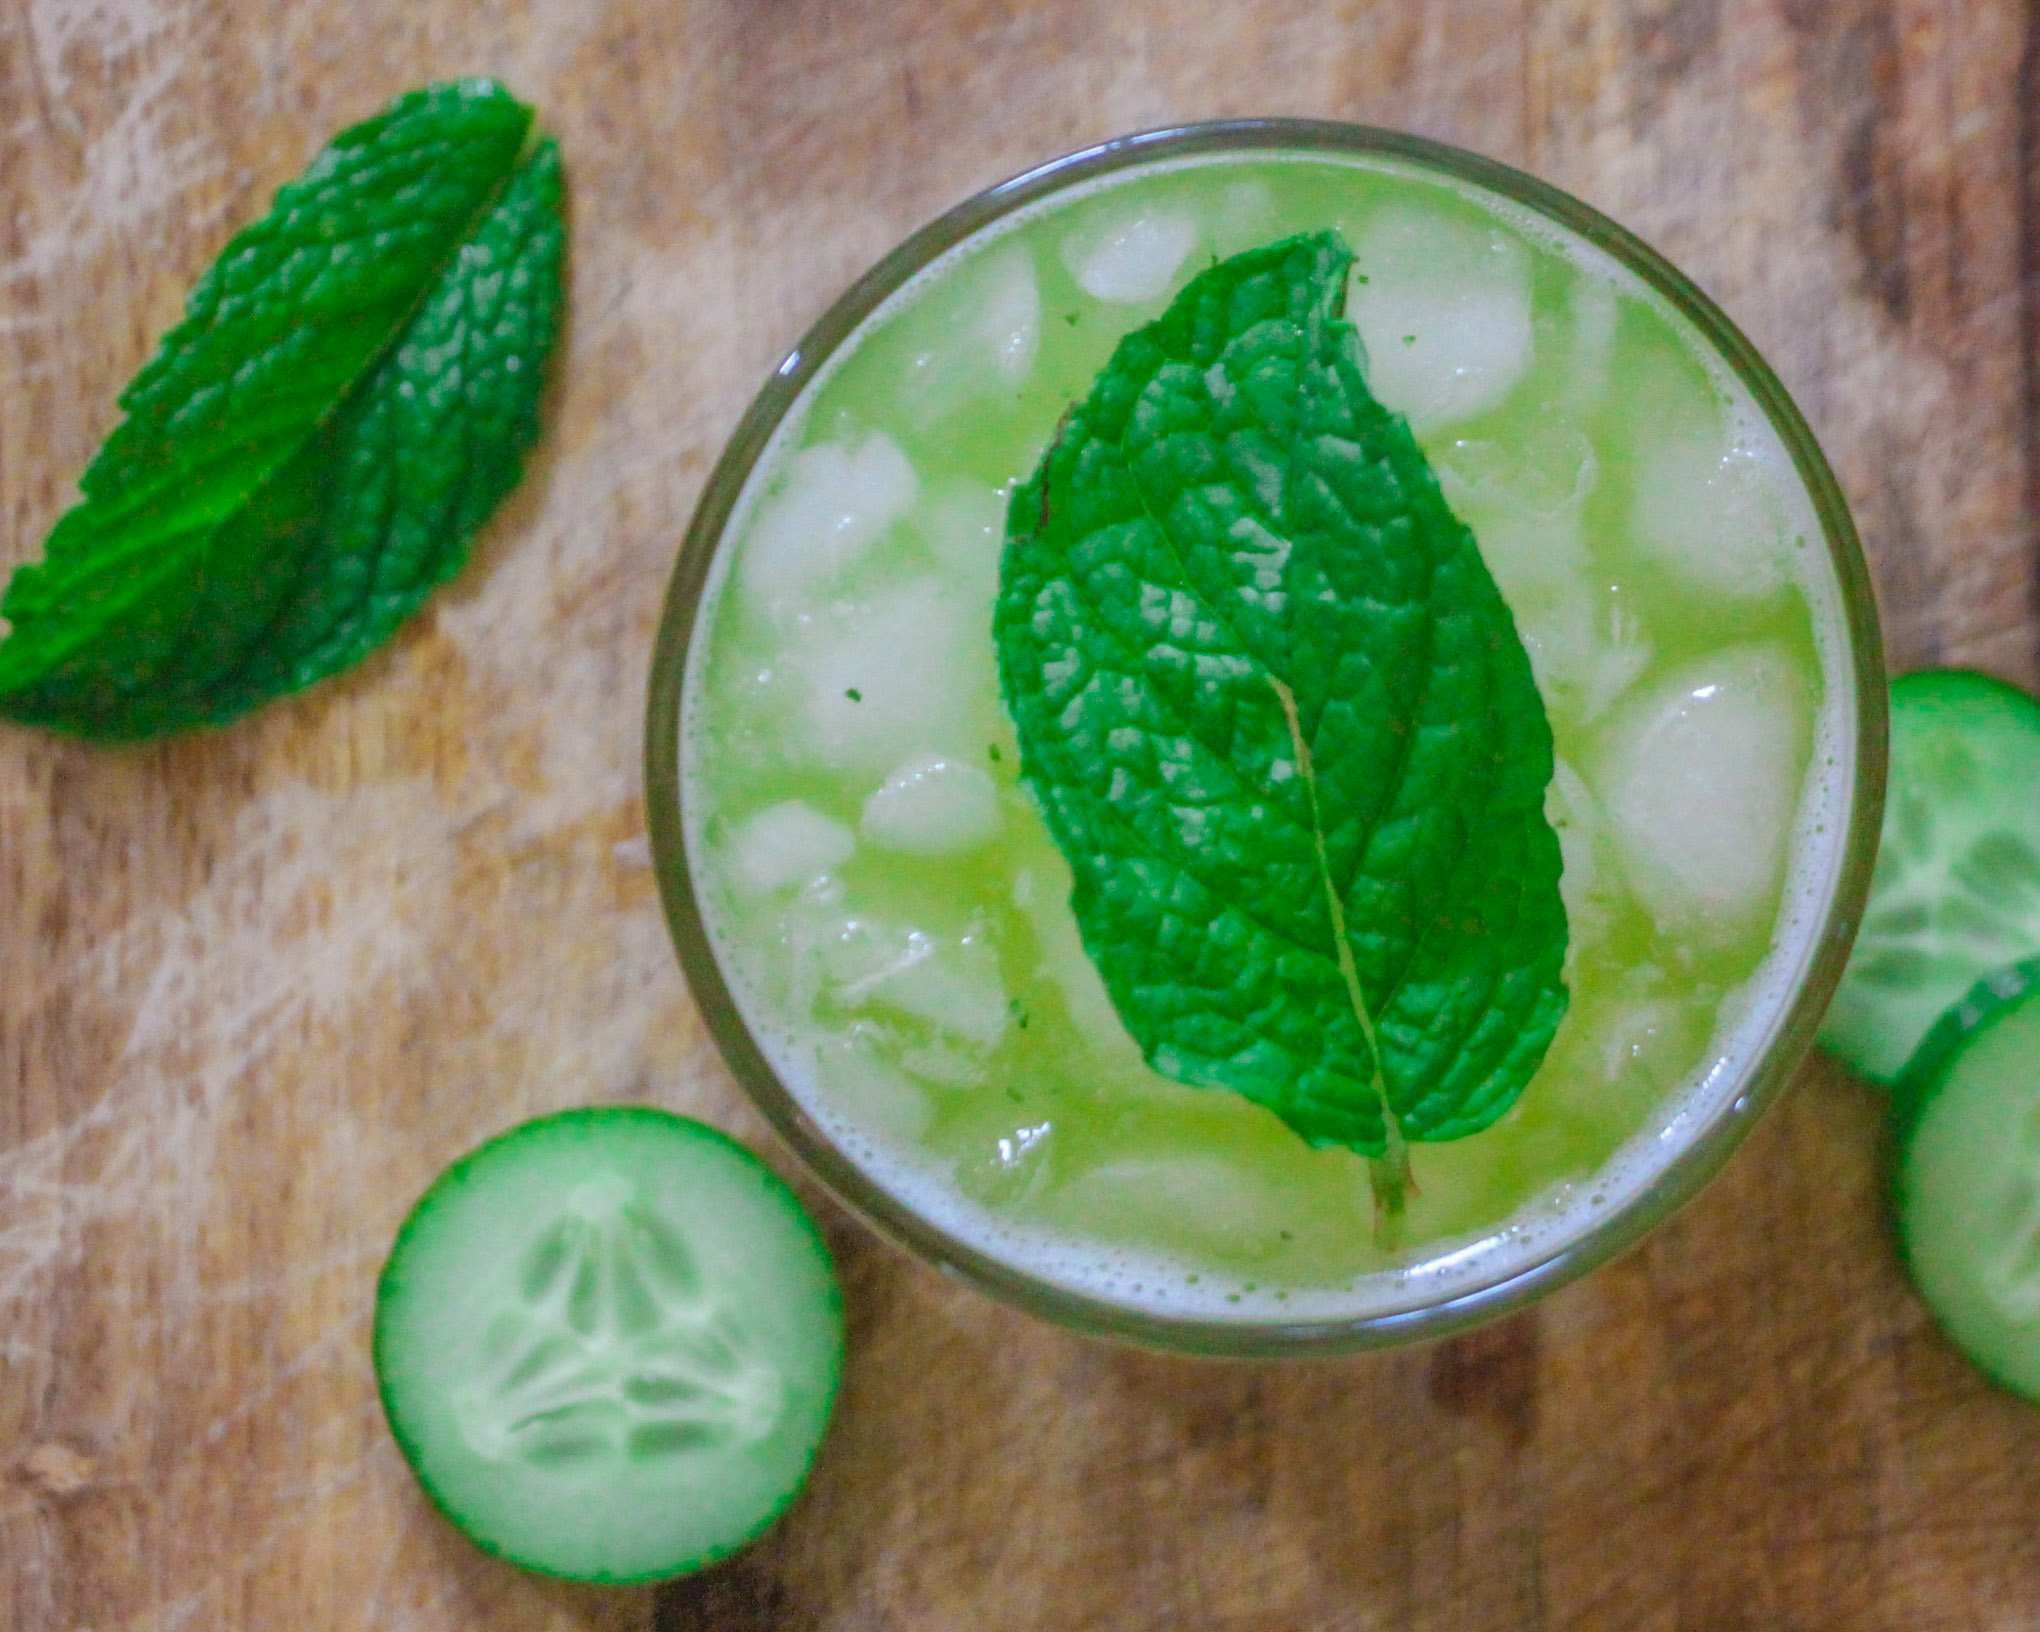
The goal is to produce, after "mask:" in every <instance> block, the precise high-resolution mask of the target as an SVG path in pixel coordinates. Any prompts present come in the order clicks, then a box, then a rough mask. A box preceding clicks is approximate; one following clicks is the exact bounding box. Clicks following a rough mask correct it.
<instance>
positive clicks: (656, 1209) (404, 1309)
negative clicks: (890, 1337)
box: [375, 1106, 843, 1582]
mask: <svg viewBox="0 0 2040 1632" xmlns="http://www.w3.org/2000/svg"><path fill="white" fill-rule="evenodd" d="M842 1357H843V1313H842V1301H841V1298H840V1296H839V1294H838V1291H837V1286H836V1278H835V1273H834V1271H833V1269H832V1268H831V1266H830V1263H829V1256H828V1253H827V1251H826V1250H825V1249H824V1247H823V1246H822V1242H821V1238H820V1236H819V1235H818V1234H817V1233H816V1231H815V1227H814V1224H813V1223H812V1222H811V1221H810V1220H809V1218H808V1216H807V1214H806V1213H805V1212H803V1211H802V1209H801V1206H800V1203H799V1202H798V1201H796V1200H795V1199H794V1197H793V1194H792V1192H791V1191H789V1190H788V1189H787V1188H786V1186H785V1185H784V1184H782V1183H781V1182H780V1181H779V1179H778V1178H777V1177H776V1176H775V1175H774V1174H773V1173H772V1172H771V1170H770V1169H768V1168H767V1167H766V1166H765V1165H764V1164H763V1163H762V1162H760V1161H759V1160H758V1159H757V1158H756V1157H755V1156H753V1155H751V1154H750V1153H749V1152H748V1151H746V1150H744V1149H743V1148H742V1147H741V1146H739V1145H737V1144H734V1143H732V1142H731V1141H730V1140H729V1139H728V1138H726V1137H725V1136H724V1135H722V1134H720V1133H718V1132H716V1131H715V1130H714V1129H713V1128H709V1127H705V1126H703V1125H702V1124H701V1123H699V1122H692V1121H689V1120H687V1119H686V1118H684V1117H678V1116H672V1115H669V1114H668V1113H666V1112H664V1111H655V1110H649V1109H644V1108H641V1107H635V1106H633V1107H623V1106H605V1107H602V1108H599V1109H593V1110H579V1111H567V1112H564V1113H562V1114H560V1115H557V1116H548V1117H542V1118H540V1119H539V1120H537V1121H535V1122H527V1123H525V1124H524V1125H523V1126H521V1127H517V1128H513V1129H511V1131H510V1132H508V1133H506V1134H503V1135H502V1136H501V1137H500V1138H497V1139H493V1140H491V1141H490V1142H489V1143H487V1144H485V1145H483V1146H482V1147H481V1148H480V1149H478V1150H475V1151H473V1152H472V1153H470V1154H469V1155H467V1156H465V1157H463V1158H462V1159H461V1160H460V1161H458V1162H456V1163H455V1164H454V1165H453V1166H452V1167H450V1168H448V1169H447V1170H446V1172H445V1173H443V1174H442V1175H441V1176H440V1177H439V1179H438V1180H437V1181H436V1182H435V1183H434V1184H433V1185H432V1187H431V1189H429V1190H428V1191H426V1193H425V1196H424V1198H423V1199H422V1200H421V1201H420V1202H419V1203H418V1205H417V1207H416V1208H415V1209H413V1211H412V1213H411V1216H410V1217H409V1218H408V1219H406V1220H405V1221H404V1226H403V1228H402V1229H401V1230H400V1231H399V1232H398V1234H397V1241H396V1245H395V1247H394V1248H392V1249H391V1252H390V1257H389V1262H388V1263H387V1264H386V1265H384V1267H383V1272H382V1281H381V1285H380V1286H379V1288H378V1290H377V1295H376V1309H375V1370H376V1377H377V1380H378V1382H379V1384H380V1386H381V1389H382V1400H383V1409H384V1411H385V1413H386V1414H387V1415H388V1417H389V1422H390V1429H391V1431H392V1433H394V1434H395V1436H396V1440H397V1444H398V1445H399V1446H401V1447H402V1449H403V1452H404V1455H405V1456H406V1457H407V1458H408V1459H409V1461H410V1464H411V1468H412V1470H413V1471H414V1472H415V1473H416V1474H417V1476H418V1482H419V1483H420V1484H421V1485H423V1486H424V1488H425V1493H426V1494H427V1495H428V1496H429V1497H431V1499H432V1500H433V1502H434V1503H435V1504H436V1505H437V1506H438V1507H439V1509H440V1511H441V1512H443V1513H444V1514H445V1515H446V1516H447V1518H449V1519H450V1520H452V1521H453V1523H454V1524H455V1525H456V1526H457V1527H459V1528H460V1529H461V1530H463V1531H465V1532H466V1533H467V1535H468V1536H469V1537H471V1538H472V1539H473V1540H474V1541H475V1542H476V1543H477V1544H479V1545H480V1546H481V1547H483V1548H484V1549H486V1550H487V1551H489V1552H492V1553H495V1554H497V1555H499V1556H500V1557H503V1558H506V1559H508V1560H510V1561H511V1562H512V1563H516V1564H521V1565H524V1566H525V1567H526V1568H528V1569H533V1570H539V1571H542V1572H544V1573H545V1574H548V1575H556V1576H563V1577H566V1578H568V1579H570V1580H577V1581H607V1582H625V1581H654V1580H659V1579H662V1578H664V1577H666V1576H672V1575H679V1574H683V1573H685V1572H686V1571H689V1570H694V1569H699V1568H700V1567H702V1566H703V1565H706V1564H710V1563H713V1562H714V1561H715V1560H717V1559H719V1558H722V1557H725V1556H727V1555H728V1554H730V1553H732V1552H734V1551H735V1550H736V1549H737V1548H739V1547H741V1546H743V1545H744V1543H746V1542H747V1541H749V1540H751V1539H752V1538H753V1537H754V1536H756V1535H757V1534H758V1533H759V1532H760V1531H762V1530H763V1529H764V1528H765V1527H766V1526H767V1525H769V1524H770V1523H771V1522H772V1520H773V1519H774V1518H776V1517H777V1516H778V1515H779V1513H780V1512H781V1511H782V1510H783V1509H784V1508H785V1507H786V1505H787V1504H788V1503H789V1502H790V1501H791V1500H792V1499H793V1496H794V1494H795V1492H797V1491H798V1490H799V1489H800V1486H801V1484H802V1482H803V1481H804V1480H805V1479H806V1477H807V1471H808V1467H809V1465H810V1464H811V1463H812V1462H813V1460H814V1456H815V1451H816V1449H817V1447H818V1446H819V1445H820V1443H821V1439H822V1431H823V1429H824V1427H825V1426H826V1425H827V1422H828V1417H829V1408H830V1406H831V1404H832V1403H833V1402H834V1399H835V1394H836V1383H837V1378H838V1377H839V1375H840V1373H841V1370H842Z"/></svg>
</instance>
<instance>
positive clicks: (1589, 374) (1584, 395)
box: [1565, 262, 1622, 412]
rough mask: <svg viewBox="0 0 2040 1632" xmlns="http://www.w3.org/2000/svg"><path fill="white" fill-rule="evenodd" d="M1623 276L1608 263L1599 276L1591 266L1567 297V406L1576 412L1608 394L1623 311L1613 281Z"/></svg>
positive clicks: (1576, 280)
mask: <svg viewBox="0 0 2040 1632" xmlns="http://www.w3.org/2000/svg"><path fill="white" fill-rule="evenodd" d="M1617 276H1620V273H1619V272H1616V271H1615V270H1614V267H1613V263H1612V262H1610V263H1608V270H1606V271H1602V272H1600V274H1599V275H1598V276H1597V275H1596V268H1595V267H1594V266H1593V265H1589V266H1588V267H1586V268H1585V269H1583V270H1582V272H1581V273H1580V275H1579V276H1578V277H1577V278H1575V279H1574V280H1573V285H1572V289H1571V292H1570V293H1569V294H1568V295H1567V297H1566V309H1567V314H1568V316H1569V317H1570V319H1571V329H1572V356H1571V358H1570V359H1569V360H1568V367H1567V371H1566V382H1565V406H1566V407H1567V408H1568V409H1571V410H1573V411H1575V412H1578V411H1581V410H1587V409H1591V408H1593V407H1595V406H1596V405H1597V404H1599V403H1600V401H1601V399H1602V398H1604V397H1605V396H1607V394H1608V382H1609V379H1610V378H1611V376H1612V374H1613V371H1614V362H1615V331H1616V329H1617V327H1618V326H1619V325H1620V321H1621V316H1622V313H1621V308H1620V306H1619V305H1618V304H1617V303H1616V299H1615V284H1614V281H1613V280H1614V278H1615V277H1617Z"/></svg>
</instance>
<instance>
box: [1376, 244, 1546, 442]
mask: <svg viewBox="0 0 2040 1632" xmlns="http://www.w3.org/2000/svg"><path fill="white" fill-rule="evenodd" d="M1354 253H1355V255H1356V257H1357V259H1356V262H1355V265H1354V282H1353V287H1352V293H1351V296H1350V299H1349V302H1348V306H1347V311H1348V315H1349V316H1351V318H1352V319H1353V322H1354V324H1355V326H1356V327H1357V328H1358V329H1359V331H1360V338H1361V341H1362V343H1363V344H1364V345H1365V346H1366V348H1367V379H1368V384H1369V386H1370V387H1371V388H1372V389H1373V392H1374V394H1375V395H1376V396H1377V397H1379V398H1380V399H1381V401H1382V402H1383V403H1384V404H1385V405H1387V406H1388V407H1390V408H1393V409H1394V410H1395V411H1396V412H1398V413H1400V414H1402V415H1404V416H1405V417H1406V418H1408V420H1409V422H1410V425H1411V428H1412V429H1414V430H1417V431H1419V432H1421V431H1425V430H1429V429H1431V428H1432V427H1435V426H1439V425H1447V424H1451V423H1453V422H1454V421H1457V420H1462V419H1469V418H1471V417H1472V416H1473V415H1475V414H1477V413H1480V412H1481V411H1482V410H1483V409H1487V408H1491V407H1493V406H1494V405H1495V404H1496V403H1498V402H1500V401H1501V400H1502V398H1503V397H1505V396H1507V395H1508V393H1509V391H1510V389H1511V388H1512V387H1513V386H1514V385H1515V384H1516V382H1517V381H1518V380H1519V379H1521V378H1522V376H1523V372H1524V370H1525V369H1527V368H1528V367H1529V365H1530V351H1531V324H1530V255H1529V251H1528V250H1526V249H1525V248H1524V246H1523V244H1522V243H1521V241H1520V240H1518V239H1517V238H1515V237H1514V236H1513V235H1511V234H1510V233H1508V232H1505V231H1503V230H1502V229H1501V228H1499V227H1484V226H1478V225H1475V224H1474V223H1472V222H1462V221H1456V220H1449V219H1445V220H1441V219H1439V218H1438V217H1437V216H1435V215H1434V214H1432V213H1431V212H1429V211H1427V210H1419V209H1415V208H1406V207H1401V206H1390V207H1388V208H1384V209H1380V210H1377V211H1375V212H1374V213H1373V214H1372V215H1370V216H1369V217H1368V218H1367V220H1366V221H1365V222H1364V223H1363V224H1362V226H1361V228H1360V230H1359V233H1358V236H1357V238H1356V240H1355V246H1354ZM1363 278H1364V279H1365V280H1366V281H1365V282H1361V281H1360V280H1361V279H1363Z"/></svg>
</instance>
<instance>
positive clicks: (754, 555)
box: [738, 431, 920, 615]
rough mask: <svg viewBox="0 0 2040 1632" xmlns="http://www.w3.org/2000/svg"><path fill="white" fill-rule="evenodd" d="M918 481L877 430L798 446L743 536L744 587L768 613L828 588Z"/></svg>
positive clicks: (898, 511) (910, 496) (909, 498)
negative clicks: (858, 436)
mask: <svg viewBox="0 0 2040 1632" xmlns="http://www.w3.org/2000/svg"><path fill="white" fill-rule="evenodd" d="M919 486H920V484H919V483H918V481H917V480H916V479H915V476H914V467H913V466H912V465H910V464H909V463H908V462H907V456H906V455H905V454H903V453H902V452H900V449H899V444H898V443H896V442H895V441H893V439H892V438H891V437H889V436H887V435H886V434H885V433H884V432H883V431H873V432H871V433H869V434H868V435H867V436H865V437H864V439H863V440H862V441H861V442H856V443H851V442H847V441H846V442H823V443H819V444H817V445H816V446H814V447H811V448H803V449H801V451H800V452H799V453H797V454H795V455H794V456H793V458H792V459H790V460H788V461H787V467H786V475H785V477H784V478H783V480H782V481H781V483H780V485H779V487H778V489H777V491H775V492H774V493H773V494H772V495H771V497H770V498H768V499H767V500H766V501H765V502H764V503H763V504H762V505H761V506H760V507H759V511H758V519H757V520H756V521H755V522H753V523H752V525H751V529H750V532H749V533H748V534H747V535H746V537H745V539H744V544H743V556H742V560H741V565H740V567H739V569H738V570H739V575H740V577H741V580H742V583H743V585H744V588H745V589H746V590H747V591H748V592H749V593H750V594H751V595H752V596H753V597H755V598H756V599H757V600H758V601H759V602H761V603H762V604H763V606H764V608H765V610H766V611H768V612H770V613H773V614H775V615H783V614H785V613H786V612H787V611H788V609H790V608H791V607H793V606H794V605H795V604H797V603H800V602H804V601H805V602H812V601H814V600H815V599H817V598H819V597H820V596H823V595H825V594H827V592H828V591H829V590H830V589H831V588H832V587H833V586H834V585H836V584H837V583H839V582H840V581H841V580H842V578H843V576H844V574H845V573H847V572H848V571H849V569H850V568H851V567H852V566H854V565H855V564H856V563H857V562H858V561H859V560H860V559H861V558H862V557H863V555H864V553H865V552H866V551H867V550H869V549H870V548H871V546H872V545H873V544H875V543H876V542H877V541H878V540H879V539H880V538H881V537H882V536H884V534H885V532H886V529H887V528H889V527H891V526H892V525H893V523H894V522H896V521H898V520H899V519H900V517H902V516H903V515H905V514H906V513H907V511H908V510H909V509H910V508H911V507H912V506H913V503H914V496H915V494H916V493H917V492H918V491H919Z"/></svg>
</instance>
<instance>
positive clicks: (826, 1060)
mask: <svg viewBox="0 0 2040 1632" xmlns="http://www.w3.org/2000/svg"><path fill="white" fill-rule="evenodd" d="M880 1048H881V1044H880V1040H879V1038H878V1036H877V1032H876V1028H874V1027H872V1026H870V1025H868V1024H863V1023H860V1024H857V1025H853V1026H851V1027H850V1028H849V1030H848V1031H846V1032H842V1033H840V1034H837V1035H834V1036H826V1037H823V1038H821V1039H819V1040H818V1041H817V1042H816V1043H815V1045H814V1052H815V1080H816V1081H817V1082H819V1083H821V1084H823V1085H824V1086H825V1088H826V1091H827V1094H828V1097H829V1098H830V1099H831V1100H832V1101H834V1102H835V1103H836V1104H839V1105H841V1106H842V1107H843V1108H844V1110H845V1111H846V1112H847V1113H848V1114H849V1115H850V1116H851V1117H852V1118H854V1119H855V1121H856V1122H857V1124H858V1125H859V1126H860V1127H866V1128H872V1129H875V1130H877V1131H878V1132H880V1133H885V1134H890V1135H892V1136H893V1137H894V1138H896V1139H918V1138H919V1137H920V1136H921V1135H922V1134H923V1133H925V1132H926V1131H927V1129H928V1124H929V1122H930V1121H931V1120H932V1119H933V1117H934V1107H933V1106H932V1105H931V1104H930V1103H929V1101H928V1097H927V1095H925V1094H923V1093H922V1092H921V1091H920V1090H919V1089H918V1088H916V1087H915V1086H914V1084H913V1082H912V1081H911V1080H910V1079H909V1077H908V1075H907V1073H906V1072H904V1071H902V1070H901V1069H899V1068H898V1067H897V1066H894V1065H891V1064H888V1063H887V1061H886V1060H885V1058H884V1057H883V1055H882V1053H881V1052H880Z"/></svg>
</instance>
